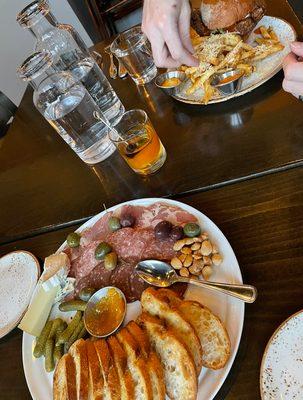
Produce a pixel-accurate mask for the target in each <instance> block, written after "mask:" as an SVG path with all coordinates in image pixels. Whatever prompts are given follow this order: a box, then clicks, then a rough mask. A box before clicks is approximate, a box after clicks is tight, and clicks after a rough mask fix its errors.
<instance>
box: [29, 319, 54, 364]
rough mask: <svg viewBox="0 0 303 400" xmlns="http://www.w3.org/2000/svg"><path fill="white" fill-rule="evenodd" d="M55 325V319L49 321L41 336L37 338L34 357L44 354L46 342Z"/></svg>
mask: <svg viewBox="0 0 303 400" xmlns="http://www.w3.org/2000/svg"><path fill="white" fill-rule="evenodd" d="M52 326H53V321H47V323H46V324H45V326H44V328H43V329H42V332H41V333H40V336H39V337H38V338H37V341H36V345H35V348H34V357H36V358H39V357H41V356H42V355H43V354H44V349H45V344H46V341H47V339H48V336H49V334H50V331H51V329H52Z"/></svg>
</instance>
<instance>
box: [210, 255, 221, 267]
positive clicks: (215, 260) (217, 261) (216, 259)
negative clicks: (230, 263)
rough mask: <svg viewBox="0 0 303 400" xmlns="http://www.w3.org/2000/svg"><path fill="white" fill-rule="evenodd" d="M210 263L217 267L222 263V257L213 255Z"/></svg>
mask: <svg viewBox="0 0 303 400" xmlns="http://www.w3.org/2000/svg"><path fill="white" fill-rule="evenodd" d="M211 259H212V262H213V263H214V265H216V266H218V265H220V264H221V263H222V257H221V255H220V254H213V256H212V258H211Z"/></svg>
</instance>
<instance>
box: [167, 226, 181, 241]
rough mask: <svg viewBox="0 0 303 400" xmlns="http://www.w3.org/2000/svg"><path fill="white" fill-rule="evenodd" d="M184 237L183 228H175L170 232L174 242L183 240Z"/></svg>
mask: <svg viewBox="0 0 303 400" xmlns="http://www.w3.org/2000/svg"><path fill="white" fill-rule="evenodd" d="M183 236H184V234H183V228H182V226H174V227H173V229H172V230H171V232H170V237H171V239H173V240H174V241H177V240H180V239H182V238H183Z"/></svg>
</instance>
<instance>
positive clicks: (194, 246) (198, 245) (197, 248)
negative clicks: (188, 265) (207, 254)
mask: <svg viewBox="0 0 303 400" xmlns="http://www.w3.org/2000/svg"><path fill="white" fill-rule="evenodd" d="M200 248H201V244H200V243H198V242H197V243H194V244H193V245H192V246H191V249H192V251H197V250H199V249H200Z"/></svg>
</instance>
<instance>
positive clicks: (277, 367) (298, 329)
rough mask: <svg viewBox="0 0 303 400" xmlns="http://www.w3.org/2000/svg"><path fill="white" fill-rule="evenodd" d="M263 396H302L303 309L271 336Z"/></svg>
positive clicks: (288, 399)
mask: <svg viewBox="0 0 303 400" xmlns="http://www.w3.org/2000/svg"><path fill="white" fill-rule="evenodd" d="M260 391H261V397H262V399H263V400H302V399H303V310H302V311H299V312H298V313H296V314H294V315H292V316H291V317H289V318H288V319H287V320H286V321H284V322H283V324H282V325H280V326H279V328H278V329H277V330H276V331H275V333H274V334H273V336H272V337H271V338H270V340H269V342H268V344H267V346H266V349H265V352H264V356H263V360H262V365H261V372H260Z"/></svg>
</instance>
